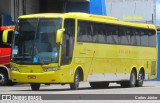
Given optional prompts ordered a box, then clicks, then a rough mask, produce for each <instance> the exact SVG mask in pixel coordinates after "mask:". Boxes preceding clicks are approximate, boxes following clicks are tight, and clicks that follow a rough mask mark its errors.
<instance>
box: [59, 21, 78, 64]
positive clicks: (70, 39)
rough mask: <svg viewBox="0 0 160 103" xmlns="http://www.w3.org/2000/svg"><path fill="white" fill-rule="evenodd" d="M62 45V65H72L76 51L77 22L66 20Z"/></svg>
mask: <svg viewBox="0 0 160 103" xmlns="http://www.w3.org/2000/svg"><path fill="white" fill-rule="evenodd" d="M64 28H65V31H64V35H63V43H62V54H61V65H66V64H69V63H71V60H72V55H73V49H74V37H75V36H74V35H75V20H74V19H65V23H64Z"/></svg>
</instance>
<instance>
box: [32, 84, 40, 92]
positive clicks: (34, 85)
mask: <svg viewBox="0 0 160 103" xmlns="http://www.w3.org/2000/svg"><path fill="white" fill-rule="evenodd" d="M39 88H40V84H39V83H31V89H32V90H33V91H38V90H39Z"/></svg>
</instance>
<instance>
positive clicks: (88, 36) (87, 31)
mask: <svg viewBox="0 0 160 103" xmlns="http://www.w3.org/2000/svg"><path fill="white" fill-rule="evenodd" d="M77 41H78V42H92V32H91V23H90V22H87V21H78V37H77Z"/></svg>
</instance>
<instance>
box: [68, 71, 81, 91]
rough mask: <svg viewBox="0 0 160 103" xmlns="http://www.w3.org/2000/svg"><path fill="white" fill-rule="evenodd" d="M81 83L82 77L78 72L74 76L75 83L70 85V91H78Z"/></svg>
mask: <svg viewBox="0 0 160 103" xmlns="http://www.w3.org/2000/svg"><path fill="white" fill-rule="evenodd" d="M79 81H80V75H79V72H78V70H76V72H75V74H74V82H73V83H71V84H70V89H71V90H77V89H78V87H79Z"/></svg>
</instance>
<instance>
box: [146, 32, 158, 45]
mask: <svg viewBox="0 0 160 103" xmlns="http://www.w3.org/2000/svg"><path fill="white" fill-rule="evenodd" d="M148 46H149V47H156V32H155V31H154V30H148Z"/></svg>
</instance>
